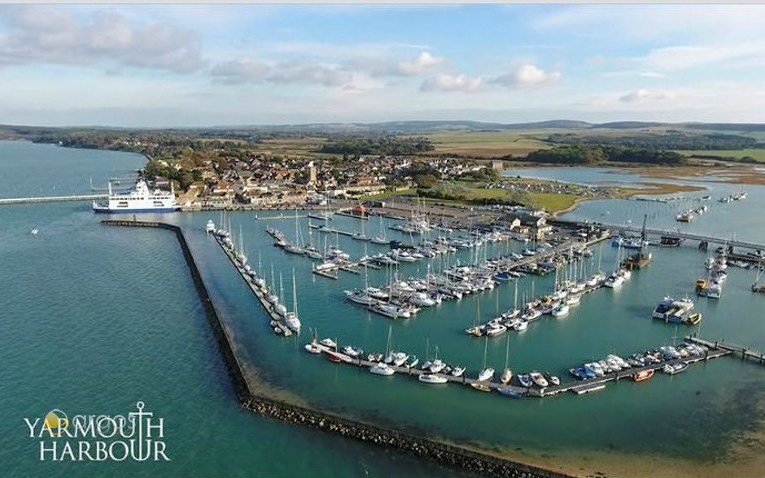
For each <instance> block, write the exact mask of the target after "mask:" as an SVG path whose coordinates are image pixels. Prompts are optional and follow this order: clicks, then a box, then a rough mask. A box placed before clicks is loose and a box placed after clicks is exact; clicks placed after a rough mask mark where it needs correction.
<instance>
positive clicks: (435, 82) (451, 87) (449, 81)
mask: <svg viewBox="0 0 765 478" xmlns="http://www.w3.org/2000/svg"><path fill="white" fill-rule="evenodd" d="M482 84H483V81H482V80H481V78H471V77H469V76H466V75H450V74H446V73H444V74H440V75H436V76H433V77H430V78H427V79H426V80H425V81H423V82H422V85H421V86H420V90H421V91H463V92H467V91H476V90H477V89H479V88H480V87H481V85H482Z"/></svg>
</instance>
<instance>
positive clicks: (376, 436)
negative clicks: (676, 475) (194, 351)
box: [102, 220, 568, 478]
mask: <svg viewBox="0 0 765 478" xmlns="http://www.w3.org/2000/svg"><path fill="white" fill-rule="evenodd" d="M102 223H103V224H105V225H110V226H127V227H149V228H158V229H165V230H169V231H171V232H174V233H175V235H176V238H177V239H178V243H179V245H180V247H181V251H182V252H183V256H184V258H185V260H186V264H187V265H188V267H189V272H190V274H191V278H192V280H193V282H194V287H195V288H196V290H197V293H198V294H199V298H200V300H201V302H202V306H203V307H204V309H205V312H206V313H207V316H208V319H209V320H210V324H211V326H212V328H213V332H214V333H215V336H216V338H217V340H218V344H219V345H220V348H221V353H222V354H223V358H224V361H225V363H226V366H227V367H228V371H229V375H230V376H231V378H232V380H233V382H234V386H235V388H236V391H237V394H238V396H239V400H240V402H241V404H242V406H244V407H245V408H247V409H249V410H252V411H254V412H256V413H259V414H261V415H263V416H266V417H270V418H273V419H277V420H281V421H283V422H286V423H293V424H297V425H302V426H306V427H309V428H314V429H318V430H323V431H326V432H329V433H334V434H337V435H340V436H343V437H346V438H353V439H356V440H359V441H362V442H365V443H370V444H374V445H377V446H381V447H385V448H389V449H395V450H401V451H405V452H409V453H411V454H413V455H415V456H418V457H421V458H426V459H429V460H433V461H436V462H438V463H440V464H443V465H447V466H452V467H455V468H461V469H464V470H467V471H470V472H474V473H480V474H485V475H491V476H499V477H507V478H559V477H566V476H568V475H564V474H561V473H558V472H554V471H548V470H544V469H541V468H536V467H532V466H529V465H525V464H522V463H516V462H513V461H510V460H506V459H502V458H499V457H495V456H492V455H488V454H485V453H480V452H477V451H473V450H468V449H466V448H461V447H458V446H454V445H449V444H447V443H443V442H439V441H436V440H433V439H429V438H423V437H417V436H415V435H411V434H408V433H402V432H399V431H396V430H390V429H387V428H383V427H379V426H375V425H370V424H367V423H362V422H359V421H356V420H351V419H348V418H343V417H340V416H337V415H332V414H329V413H325V412H321V411H318V410H313V409H309V408H305V407H299V406H296V405H292V404H289V403H285V402H282V401H279V400H273V399H271V398H268V397H264V396H261V395H259V394H257V393H254V392H253V389H252V388H251V387H250V384H249V383H248V381H247V374H245V372H244V370H245V367H244V366H243V364H242V363H241V362H240V360H239V357H238V356H237V354H236V347H235V346H234V342H233V340H232V339H231V333H230V332H229V331H228V328H227V327H226V324H225V322H224V321H223V320H221V318H220V316H219V315H218V312H217V311H216V309H215V304H214V303H213V301H212V299H211V298H210V295H209V293H208V291H207V287H206V286H205V284H204V281H203V280H202V276H201V274H200V272H199V269H198V267H197V265H196V262H195V261H194V257H193V255H192V253H191V250H190V249H189V246H188V243H187V242H186V238H185V237H184V235H183V231H182V230H181V228H180V227H178V226H175V225H173V224H167V223H162V222H154V221H128V220H104V221H102Z"/></svg>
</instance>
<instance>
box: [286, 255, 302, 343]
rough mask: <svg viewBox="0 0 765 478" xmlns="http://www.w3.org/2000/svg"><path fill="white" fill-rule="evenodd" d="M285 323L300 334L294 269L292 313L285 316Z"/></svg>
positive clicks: (293, 271) (293, 270)
mask: <svg viewBox="0 0 765 478" xmlns="http://www.w3.org/2000/svg"><path fill="white" fill-rule="evenodd" d="M284 322H285V323H286V324H287V327H289V328H290V330H292V331H293V332H295V333H296V334H299V333H300V318H299V317H298V310H297V288H296V285H295V269H292V312H287V313H286V314H285V316H284Z"/></svg>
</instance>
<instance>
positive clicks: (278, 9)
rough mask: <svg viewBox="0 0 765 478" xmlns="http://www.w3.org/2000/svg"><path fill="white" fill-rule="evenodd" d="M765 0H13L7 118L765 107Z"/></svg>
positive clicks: (105, 120) (757, 113)
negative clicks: (709, 0)
mask: <svg viewBox="0 0 765 478" xmlns="http://www.w3.org/2000/svg"><path fill="white" fill-rule="evenodd" d="M762 25H765V5H724V6H723V5H569V6H564V5H470V6H466V5H463V6H459V5H442V6H435V5H387V6H386V5H367V6H359V5H357V6H353V5H350V6H348V5H344V6H340V5H336V6H327V5H324V6H320V5H281V6H275V5H169V4H166V5H78V6H59V5H41V6H19V5H2V6H0V91H2V92H3V93H2V94H1V95H0V122H2V123H13V124H39V125H116V126H152V127H155V126H208V125H236V124H275V123H278V124H283V123H293V124H294V123H309V122H374V121H386V120H407V119H472V120H484V121H500V122H522V121H536V120H545V119H559V118H566V119H583V120H587V121H596V122H597V121H613V120H631V119H634V120H661V121H739V122H763V121H765V82H763V80H762V78H763V77H765V29H763V28H762Z"/></svg>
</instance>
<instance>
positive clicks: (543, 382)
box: [529, 372, 550, 388]
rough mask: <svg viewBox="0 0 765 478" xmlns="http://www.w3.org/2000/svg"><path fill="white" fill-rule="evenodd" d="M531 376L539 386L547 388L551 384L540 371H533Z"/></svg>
mask: <svg viewBox="0 0 765 478" xmlns="http://www.w3.org/2000/svg"><path fill="white" fill-rule="evenodd" d="M529 377H531V381H532V382H534V385H536V386H537V387H539V388H545V387H547V386H549V385H550V384H549V383H548V382H547V379H546V378H545V377H544V376H543V375H542V374H541V373H539V372H531V373H530V374H529Z"/></svg>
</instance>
